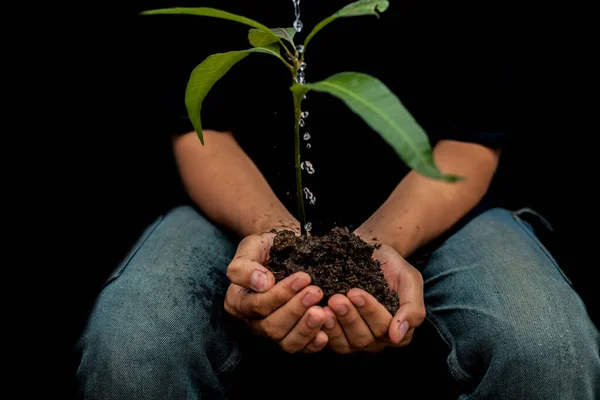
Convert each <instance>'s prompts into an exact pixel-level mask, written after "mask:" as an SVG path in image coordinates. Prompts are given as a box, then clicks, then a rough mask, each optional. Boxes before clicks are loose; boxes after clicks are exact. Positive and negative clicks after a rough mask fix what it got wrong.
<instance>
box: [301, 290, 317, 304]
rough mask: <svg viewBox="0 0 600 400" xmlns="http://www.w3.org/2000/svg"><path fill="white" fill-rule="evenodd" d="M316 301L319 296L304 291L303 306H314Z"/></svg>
mask: <svg viewBox="0 0 600 400" xmlns="http://www.w3.org/2000/svg"><path fill="white" fill-rule="evenodd" d="M318 301H319V296H317V295H316V294H314V293H306V294H305V295H304V298H303V299H302V304H303V305H304V307H310V306H314V305H315V304H317V302H318Z"/></svg>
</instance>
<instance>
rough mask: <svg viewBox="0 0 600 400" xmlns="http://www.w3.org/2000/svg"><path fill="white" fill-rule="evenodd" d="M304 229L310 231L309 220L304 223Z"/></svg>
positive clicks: (310, 224)
mask: <svg viewBox="0 0 600 400" xmlns="http://www.w3.org/2000/svg"><path fill="white" fill-rule="evenodd" d="M304 230H305V231H306V232H310V231H312V223H311V222H310V221H308V222H307V223H306V224H305V225H304Z"/></svg>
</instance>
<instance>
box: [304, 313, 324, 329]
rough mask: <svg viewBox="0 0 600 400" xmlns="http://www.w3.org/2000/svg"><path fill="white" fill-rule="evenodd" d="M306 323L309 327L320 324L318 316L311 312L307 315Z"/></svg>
mask: <svg viewBox="0 0 600 400" xmlns="http://www.w3.org/2000/svg"><path fill="white" fill-rule="evenodd" d="M306 323H307V324H308V326H309V327H311V328H316V327H318V326H319V325H321V320H320V318H318V317H315V316H314V315H312V314H309V315H308V320H306Z"/></svg>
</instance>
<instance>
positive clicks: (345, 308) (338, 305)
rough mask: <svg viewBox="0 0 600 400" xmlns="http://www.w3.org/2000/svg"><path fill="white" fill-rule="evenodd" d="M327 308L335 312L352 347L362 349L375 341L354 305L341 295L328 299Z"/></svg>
mask: <svg viewBox="0 0 600 400" xmlns="http://www.w3.org/2000/svg"><path fill="white" fill-rule="evenodd" d="M329 307H330V308H331V309H332V310H333V312H335V315H336V317H337V320H338V322H339V324H340V325H341V327H342V329H343V330H344V334H345V335H346V338H347V339H348V342H349V343H350V345H352V347H355V348H357V349H364V348H365V347H367V346H368V345H370V344H371V343H373V342H374V341H375V337H374V336H373V334H372V333H371V330H370V329H369V327H368V326H367V324H366V322H365V321H364V320H363V318H362V317H361V315H360V314H359V312H358V311H357V310H356V308H355V307H354V305H353V304H352V303H351V302H350V300H348V298H347V297H346V296H344V295H342V294H336V295H333V296H332V297H331V298H330V299H329Z"/></svg>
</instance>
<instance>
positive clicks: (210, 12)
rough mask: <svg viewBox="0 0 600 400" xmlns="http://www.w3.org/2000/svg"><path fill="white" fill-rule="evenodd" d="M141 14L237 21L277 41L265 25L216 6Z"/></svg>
mask: <svg viewBox="0 0 600 400" xmlns="http://www.w3.org/2000/svg"><path fill="white" fill-rule="evenodd" d="M141 14H142V15H157V14H184V15H199V16H204V17H214V18H221V19H227V20H230V21H235V22H239V23H241V24H245V25H249V26H251V27H253V28H256V29H259V30H261V31H263V32H265V34H266V35H268V36H272V37H275V40H274V41H277V40H278V39H277V36H276V35H275V33H273V32H271V30H270V29H269V28H268V27H266V26H265V25H263V24H261V23H259V22H256V21H254V20H252V19H250V18H246V17H242V16H241V15H237V14H232V13H230V12H227V11H222V10H218V9H216V8H209V7H196V8H190V7H174V8H161V9H156V10H147V11H143V12H142V13H141ZM271 43H272V42H271Z"/></svg>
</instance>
